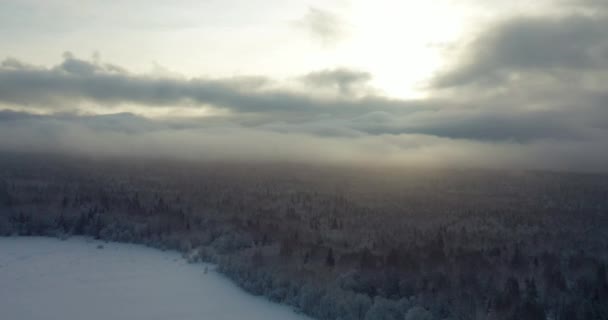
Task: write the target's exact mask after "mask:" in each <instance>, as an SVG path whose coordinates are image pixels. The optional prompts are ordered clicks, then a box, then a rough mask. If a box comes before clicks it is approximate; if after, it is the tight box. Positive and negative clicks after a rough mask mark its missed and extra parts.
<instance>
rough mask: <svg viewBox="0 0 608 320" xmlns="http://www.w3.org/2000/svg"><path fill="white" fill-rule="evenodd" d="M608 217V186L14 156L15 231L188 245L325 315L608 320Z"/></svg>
mask: <svg viewBox="0 0 608 320" xmlns="http://www.w3.org/2000/svg"><path fill="white" fill-rule="evenodd" d="M607 210H608V176H606V175H586V174H569V173H552V172H540V171H539V172H535V171H513V170H512V171H507V170H504V171H495V170H472V169H459V170H456V169H452V170H447V169H446V170H437V169H435V170H423V169H413V168H412V169H407V170H406V169H399V170H397V169H390V168H384V169H373V168H363V167H357V166H351V167H340V168H337V167H332V166H330V165H327V166H312V165H299V164H297V163H264V164H262V163H238V162H233V163H213V162H207V163H193V162H185V161H182V162H179V161H164V160H156V161H154V160H149V159H147V160H143V159H105V160H92V159H87V158H85V157H65V156H49V155H45V156H42V155H25V154H2V156H0V234H1V235H4V236H10V235H23V236H30V235H36V236H52V237H59V238H66V237H70V236H73V235H86V236H91V237H94V238H95V239H99V240H108V241H118V242H126V243H137V244H145V245H148V246H151V247H155V248H159V249H163V250H165V249H170V250H178V251H179V252H181V253H182V254H183V256H184V258H185V259H187V260H189V261H190V262H193V263H195V262H203V261H204V262H212V263H214V264H216V265H217V266H218V271H220V272H222V273H223V274H225V275H226V276H227V277H229V278H230V279H232V280H233V281H234V282H236V283H237V284H238V285H239V286H241V287H242V288H243V289H245V290H246V291H248V292H250V293H253V294H256V295H261V296H264V297H266V298H267V299H269V300H271V301H275V302H280V303H282V304H286V305H289V306H291V307H292V308H293V309H295V310H296V311H298V312H302V313H303V314H305V315H308V316H311V317H313V318H316V319H328V320H329V319H332V320H333V319H341V320H347V319H349V320H350V319H365V320H371V319H378V320H382V319H387V320H388V319H406V320H419V319H428V320H431V319H438V320H439V319H453V320H456V319H513V320H516V319H517V320H521V319H524V320H525V319H531V320H534V319H539V320H545V319H555V320H566V319H567V320H577V319H580V320H583V319H608V303H607V302H606V301H608V280H607V275H608V274H607V272H606V262H608V233H607V232H606V230H608V214H607ZM201 268H202V266H201ZM159 276H162V275H159Z"/></svg>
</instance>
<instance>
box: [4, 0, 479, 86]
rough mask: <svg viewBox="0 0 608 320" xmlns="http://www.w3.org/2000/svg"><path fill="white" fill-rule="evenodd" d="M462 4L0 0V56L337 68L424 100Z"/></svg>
mask: <svg viewBox="0 0 608 320" xmlns="http://www.w3.org/2000/svg"><path fill="white" fill-rule="evenodd" d="M463 1H464V0H462V1H456V0H428V1H421V0H376V1H371V0H324V1H321V0H306V1H305V0H302V1H279V0H267V1H260V2H256V3H253V2H251V1H248V0H247V1H245V0H226V1H216V0H207V1H191V0H175V1H165V0H163V1H155V2H147V1H102V0H88V1H86V2H82V3H80V2H79V3H78V4H74V3H72V2H70V1H67V0H53V1H48V2H44V3H40V2H36V1H31V0H30V1H17V0H10V1H7V2H6V3H3V2H2V1H0V17H1V18H3V19H0V35H2V36H5V37H8V39H10V41H4V42H2V43H0V52H2V53H3V57H2V58H4V57H6V56H13V57H19V58H21V59H25V60H27V61H30V62H32V63H38V64H44V65H52V64H54V63H56V61H57V59H59V58H60V56H61V54H62V53H63V52H65V51H72V52H74V53H75V54H76V55H77V56H80V57H86V56H89V55H90V54H91V53H92V52H99V53H100V54H101V57H102V58H103V60H106V61H110V62H112V63H115V64H118V65H121V66H123V67H125V68H127V69H128V70H130V71H132V72H136V73H146V72H147V70H149V69H150V68H153V66H154V65H161V66H163V67H166V68H167V69H168V70H170V71H172V72H175V73H179V74H181V75H183V76H185V77H188V78H192V77H212V78H213V77H231V76H241V75H259V76H264V77H268V78H271V79H279V80H281V79H293V78H295V77H298V76H301V75H303V74H307V73H309V72H313V71H318V70H324V69H335V68H340V67H341V68H348V69H354V70H359V71H365V72H369V73H370V74H371V76H372V82H371V85H372V86H374V87H375V88H377V89H378V90H380V91H381V92H383V93H385V94H387V95H389V96H393V97H400V98H412V97H423V96H424V94H425V92H424V84H425V81H426V80H428V79H429V78H430V77H432V75H433V73H434V72H436V71H437V70H438V69H440V68H441V66H442V65H443V64H444V61H445V60H447V59H448V58H449V57H446V54H445V50H444V49H445V48H446V47H449V46H450V45H452V44H453V43H455V42H457V40H458V39H459V38H460V36H461V35H463V34H466V33H467V30H468V28H467V25H470V21H469V19H468V18H469V17H470V16H471V15H472V14H471V12H472V10H473V8H472V7H471V6H470V5H469V4H466V3H465V4H463ZM465 2H466V1H465ZM311 11H312V12H313V13H314V12H321V14H320V17H321V18H322V17H324V14H323V13H324V12H327V13H329V15H327V16H329V17H335V18H336V21H337V24H338V25H337V26H336V28H339V29H340V32H337V33H336V35H337V36H335V37H327V36H326V37H325V38H324V39H323V41H315V39H313V38H311V35H310V33H309V32H306V30H303V29H304V28H303V27H302V22H303V21H304V22H306V19H305V17H306V15H307V14H310V12H311ZM134 12H137V14H136V15H135V16H134V15H133V13H134ZM309 21H313V22H314V23H317V25H316V26H317V29H318V27H319V25H318V23H319V21H318V20H314V19H313V20H309ZM294 26H296V27H294ZM321 26H322V27H323V28H325V27H326V25H325V24H323V21H321ZM328 26H329V27H331V24H330V25H328ZM313 27H314V26H313ZM323 28H321V29H323ZM328 39H330V40H332V41H333V40H335V42H334V43H327V42H328ZM317 40H318V39H317Z"/></svg>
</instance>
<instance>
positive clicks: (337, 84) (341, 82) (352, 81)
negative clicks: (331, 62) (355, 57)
mask: <svg viewBox="0 0 608 320" xmlns="http://www.w3.org/2000/svg"><path fill="white" fill-rule="evenodd" d="M371 79H372V76H371V74H370V73H368V72H363V71H355V70H350V69H345V68H338V69H332V70H323V71H317V72H311V73H309V74H307V75H305V76H303V77H302V80H303V81H304V82H305V83H306V84H308V85H311V86H314V87H330V88H332V89H337V90H338V92H340V93H341V94H344V95H352V94H354V93H357V92H361V90H364V89H365V86H366V85H367V83H368V82H369V81H370V80H371Z"/></svg>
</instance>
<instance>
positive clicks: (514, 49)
mask: <svg viewBox="0 0 608 320" xmlns="http://www.w3.org/2000/svg"><path fill="white" fill-rule="evenodd" d="M606 30H608V18H604V17H598V16H589V15H566V16H555V17H542V16H540V17H538V16H537V17H516V18H512V19H509V20H507V21H504V22H501V23H499V24H497V25H495V26H493V27H492V28H490V29H489V30H488V31H487V32H484V33H483V34H481V35H480V36H479V38H478V39H476V40H475V41H474V42H473V43H472V45H471V46H470V47H469V48H468V50H467V52H466V56H465V57H464V58H463V59H462V60H461V61H459V62H458V63H457V64H456V66H455V67H454V68H453V69H452V70H450V71H447V72H444V73H442V74H440V75H439V76H438V77H437V78H436V79H435V85H436V86H437V87H439V88H446V87H458V86H466V85H480V86H496V85H500V84H502V83H505V82H509V81H513V80H515V81H517V80H518V79H519V78H522V77H526V76H528V75H529V74H539V73H541V74H544V75H547V76H550V77H554V76H561V75H563V71H566V72H569V73H572V72H585V71H589V70H597V69H605V68H607V67H608V35H607V34H606Z"/></svg>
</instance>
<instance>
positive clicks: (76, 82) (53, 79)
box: [0, 56, 430, 116]
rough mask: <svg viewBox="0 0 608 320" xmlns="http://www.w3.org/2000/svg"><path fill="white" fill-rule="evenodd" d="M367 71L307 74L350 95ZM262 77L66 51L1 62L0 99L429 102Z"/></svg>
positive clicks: (361, 106)
mask: <svg viewBox="0 0 608 320" xmlns="http://www.w3.org/2000/svg"><path fill="white" fill-rule="evenodd" d="M368 77H369V76H368V75H367V74H365V73H359V72H354V71H349V70H347V69H338V70H332V71H325V72H318V73H312V74H309V75H308V76H306V77H305V79H306V81H307V82H308V83H314V84H315V85H316V86H337V87H338V89H339V90H341V91H342V93H344V94H353V93H355V92H353V91H354V90H355V86H356V85H358V84H362V83H363V82H364V80H365V79H366V78H368ZM270 84H272V81H271V80H269V79H266V78H263V77H236V78H224V79H205V78H194V79H172V78H156V77H150V76H142V75H133V74H131V73H129V72H127V71H126V70H125V69H123V68H120V67H118V66H114V65H109V64H99V63H93V62H89V61H85V60H79V59H76V58H74V57H71V56H67V57H66V58H65V60H64V61H63V62H62V63H61V64H59V65H57V66H55V67H52V68H42V67H32V66H28V65H26V64H23V63H21V62H18V61H17V60H14V59H11V60H6V61H5V62H4V63H3V64H2V66H0V102H3V103H5V104H16V105H28V106H39V107H42V108H50V107H55V108H61V107H64V106H66V105H73V104H77V103H79V102H82V101H89V102H94V103H97V104H100V105H102V106H112V105H116V104H123V103H131V104H139V105H145V106H147V107H154V106H176V105H184V106H211V107H214V108H219V109H227V110H231V111H233V112H238V113H266V114H268V113H273V115H274V116H279V115H283V116H285V115H288V114H295V115H300V116H316V115H318V114H333V115H340V114H346V115H348V114H357V113H362V112H370V111H373V110H375V109H382V110H399V111H400V112H408V111H411V110H416V109H419V108H426V107H429V106H430V104H429V103H426V102H422V103H420V102H416V101H402V100H395V99H390V98H386V97H382V96H377V95H363V96H354V95H353V96H348V95H347V96H341V97H333V98H332V97H324V96H322V95H315V94H314V92H310V91H309V90H308V91H307V92H298V91H293V90H287V89H280V88H278V89H277V88H272V86H271V85H270Z"/></svg>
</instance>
